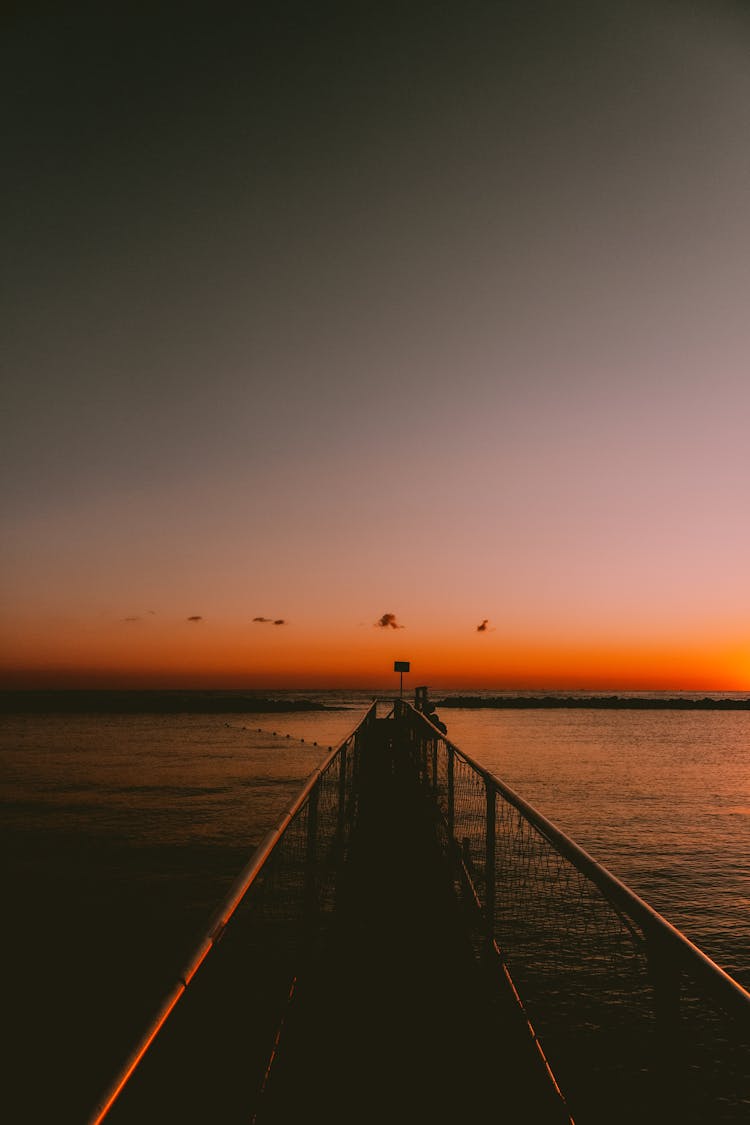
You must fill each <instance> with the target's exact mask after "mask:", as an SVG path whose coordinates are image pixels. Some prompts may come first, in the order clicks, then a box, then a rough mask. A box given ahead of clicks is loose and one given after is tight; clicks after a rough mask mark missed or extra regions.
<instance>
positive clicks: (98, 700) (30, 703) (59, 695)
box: [0, 689, 339, 715]
mask: <svg viewBox="0 0 750 1125" xmlns="http://www.w3.org/2000/svg"><path fill="white" fill-rule="evenodd" d="M335 710H339V708H336V707H329V706H326V705H325V704H324V703H319V702H317V701H315V700H311V699H278V698H266V697H263V696H256V695H243V694H242V693H241V692H227V693H226V694H225V693H222V692H215V691H206V692H201V691H184V692H183V691H82V690H80V691H79V690H77V689H66V690H60V691H35V690H28V691H20V690H19V691H3V692H0V713H4V714H19V713H32V714H57V713H63V714H68V715H70V714H79V715H80V714H91V713H101V714H108V715H133V714H141V715H180V714H193V715H220V714H225V713H228V712H231V713H233V714H243V715H248V714H261V713H263V714H267V713H268V712H273V713H277V712H278V713H284V714H285V713H287V712H292V711H335Z"/></svg>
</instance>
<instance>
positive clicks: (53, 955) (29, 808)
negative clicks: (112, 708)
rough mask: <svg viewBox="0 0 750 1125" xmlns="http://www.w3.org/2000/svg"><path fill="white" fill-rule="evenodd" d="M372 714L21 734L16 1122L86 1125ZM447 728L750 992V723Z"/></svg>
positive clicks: (635, 714) (9, 904) (14, 941)
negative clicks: (205, 935) (343, 743)
mask: <svg viewBox="0 0 750 1125" xmlns="http://www.w3.org/2000/svg"><path fill="white" fill-rule="evenodd" d="M446 694H449V693H443V695H446ZM371 697H372V696H371V693H346V694H341V693H318V694H316V695H312V694H310V693H307V694H306V698H316V699H319V700H322V701H325V702H326V703H328V704H329V705H333V706H337V707H339V708H340V709H339V710H332V711H327V712H298V713H292V714H270V713H269V714H241V713H231V714H178V715H158V714H157V715H154V714H138V713H135V714H127V715H122V714H67V715H59V714H58V715H55V714H42V715H38V714H11V715H5V716H4V717H3V721H2V726H1V727H0V767H1V769H2V792H1V794H0V798H1V803H2V810H3V823H4V833H5V846H4V852H5V855H6V860H7V861H8V862H7V871H8V874H7V876H6V884H5V885H6V890H7V893H6V919H8V920H9V921H6V927H5V929H6V933H5V941H6V945H7V948H6V950H5V951H4V965H5V967H6V970H5V971H6V978H7V987H6V990H5V991H6V1000H7V1002H8V1003H9V1008H8V1009H7V1011H8V1012H9V1015H6V1021H7V1022H9V1023H10V1025H11V1026H12V1027H13V1028H14V1029H15V1034H14V1036H13V1043H14V1055H15V1057H14V1058H13V1060H12V1066H11V1068H10V1073H11V1075H12V1076H14V1077H15V1079H16V1080H17V1083H18V1089H17V1090H16V1095H17V1096H18V1097H20V1098H22V1102H21V1103H19V1104H23V1105H25V1107H26V1108H25V1109H24V1111H23V1112H21V1113H20V1114H19V1115H17V1116H15V1117H14V1120H15V1121H19V1122H20V1121H29V1122H36V1121H41V1120H50V1119H54V1120H55V1121H56V1122H65V1121H71V1122H74V1121H83V1120H84V1119H85V1116H86V1112H87V1110H88V1109H90V1107H91V1105H92V1103H93V1101H95V1100H96V1096H97V1095H98V1093H99V1092H100V1089H101V1086H102V1084H103V1083H104V1082H105V1081H106V1080H107V1078H108V1077H109V1076H110V1073H111V1071H112V1069H113V1068H114V1067H115V1066H116V1064H117V1063H118V1062H119V1061H120V1059H121V1057H122V1055H123V1053H124V1052H125V1051H126V1050H127V1048H128V1047H129V1046H130V1045H131V1044H132V1041H133V1039H134V1037H135V1036H136V1035H137V1034H138V1032H139V1031H140V1030H141V1029H142V1027H143V1024H144V1022H145V1021H146V1019H147V1018H148V1016H149V1015H150V1014H151V1011H152V1010H153V1007H154V1006H155V1003H156V1001H157V1000H158V999H159V998H160V996H161V994H162V993H163V992H164V990H165V988H166V987H167V986H168V984H169V983H170V982H171V980H172V979H173V978H174V975H175V973H176V971H177V970H178V969H179V967H180V965H181V963H182V961H183V960H184V958H185V957H186V955H187V954H188V953H189V951H190V949H191V948H192V944H193V941H194V939H195V937H196V936H197V934H198V933H200V932H201V931H202V929H203V928H204V926H205V923H206V922H207V920H208V917H209V916H210V914H211V913H212V911H213V909H214V907H215V906H216V905H217V903H218V902H219V901H220V899H221V897H222V895H223V893H224V891H225V890H226V888H227V887H228V885H229V883H231V881H232V879H233V877H234V875H235V874H236V873H237V872H238V870H239V869H240V868H241V867H242V866H243V864H244V863H245V861H246V859H247V858H248V856H249V855H250V854H251V852H252V850H253V848H254V847H255V846H256V844H257V843H258V842H259V841H260V839H261V838H262V836H263V835H264V833H265V832H266V831H267V829H268V828H269V827H271V826H272V825H273V824H274V823H275V821H276V820H277V818H278V817H279V816H280V815H281V813H282V812H283V811H284V810H285V809H286V807H287V806H288V805H289V804H290V802H291V801H292V799H293V797H294V796H295V794H296V793H297V791H298V789H299V787H300V784H301V782H302V781H303V780H304V779H305V778H307V776H308V775H309V774H310V772H311V771H312V770H313V769H314V768H315V766H317V765H318V764H319V762H320V761H321V760H322V758H323V757H324V756H325V754H326V753H327V748H328V746H332V745H335V744H336V743H337V742H339V741H340V740H341V739H342V738H343V737H344V736H345V735H346V734H347V733H348V732H349V730H351V728H352V727H353V726H354V725H355V723H356V721H357V720H358V718H359V716H360V715H361V714H362V713H363V711H364V709H365V708H366V706H367V705H368V704H369V702H370V700H371ZM440 716H441V718H442V719H443V721H444V722H446V724H447V726H448V737H450V738H451V739H452V740H453V741H454V742H455V743H456V744H457V745H458V746H459V747H461V748H462V749H463V750H465V751H466V752H467V753H468V754H470V755H471V756H472V757H474V758H475V759H476V760H477V761H478V762H480V763H481V764H483V765H484V766H486V767H487V768H489V769H490V770H492V771H493V772H494V773H495V774H497V775H498V776H499V777H500V778H502V779H503V780H504V781H505V782H507V783H508V784H509V785H511V786H512V787H513V788H515V789H516V790H517V791H518V792H519V793H520V794H521V795H522V796H524V797H525V798H526V799H527V800H528V801H530V802H531V804H533V805H535V806H536V807H537V808H538V809H539V810H540V811H541V812H543V813H544V814H545V815H546V816H548V817H549V818H550V819H551V820H553V821H554V822H555V823H556V824H557V825H558V826H559V827H560V828H562V829H563V830H564V831H566V832H567V833H568V834H569V835H571V836H573V838H574V839H575V840H577V842H578V843H579V844H581V845H582V846H583V847H584V848H586V849H587V850H588V851H589V852H590V853H591V854H592V855H593V856H594V857H595V858H596V859H597V860H599V861H600V862H601V863H603V864H604V865H605V866H607V867H609V868H610V870H612V871H613V872H614V873H615V874H616V875H618V876H620V877H621V878H622V879H624V880H625V881H626V882H627V883H628V884H629V885H630V886H631V887H632V888H633V889H634V890H635V891H636V892H637V893H639V894H640V895H641V896H642V897H644V898H646V899H647V900H648V901H649V902H650V903H651V904H652V905H653V906H654V907H656V909H657V910H659V911H661V913H663V914H664V915H665V916H666V917H667V918H668V919H669V920H670V921H671V922H673V923H674V924H675V925H677V926H678V927H679V928H680V929H682V930H683V931H684V932H685V933H686V934H687V935H688V936H689V937H690V938H691V939H692V940H693V941H695V942H696V943H697V944H698V945H699V946H701V948H703V949H704V950H705V952H706V953H708V954H709V956H711V957H713V958H714V960H716V961H718V963H719V964H720V965H722V966H723V967H724V968H725V969H726V970H727V971H728V972H730V973H731V974H732V975H733V976H735V977H736V978H737V979H738V980H740V981H741V983H743V984H744V985H745V986H746V987H749V986H750V711H660V710H656V711H635V710H632V711H631V710H625V711H611V710H588V709H586V710H578V709H576V710H557V709H555V710H525V709H524V710H462V709H454V708H448V707H446V708H444V709H442V710H441V711H440ZM258 728H260V729H258ZM274 732H275V733H274ZM42 1076H43V1080H42Z"/></svg>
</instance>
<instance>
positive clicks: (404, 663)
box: [393, 660, 409, 699]
mask: <svg viewBox="0 0 750 1125" xmlns="http://www.w3.org/2000/svg"><path fill="white" fill-rule="evenodd" d="M393 671H394V672H400V673H401V679H400V681H399V699H403V698H404V672H408V671H409V661H408V660H396V661H395V662H394V665H393Z"/></svg>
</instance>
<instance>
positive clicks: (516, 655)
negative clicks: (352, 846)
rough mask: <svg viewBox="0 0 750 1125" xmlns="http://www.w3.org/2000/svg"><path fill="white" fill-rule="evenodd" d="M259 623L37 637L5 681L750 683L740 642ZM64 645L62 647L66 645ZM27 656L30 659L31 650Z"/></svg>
mask: <svg viewBox="0 0 750 1125" xmlns="http://www.w3.org/2000/svg"><path fill="white" fill-rule="evenodd" d="M272 630H273V626H268V627H267V626H258V627H257V628H256V629H255V630H254V631H253V630H252V629H248V628H244V629H238V628H233V627H230V626H225V627H221V626H216V627H215V628H213V629H212V628H210V627H209V625H208V624H207V623H198V624H185V625H184V627H177V628H174V629H172V630H171V631H170V630H166V629H162V630H161V631H158V632H157V631H154V632H153V634H152V635H151V636H145V635H144V634H139V635H137V636H136V635H134V634H135V632H136V631H133V632H132V633H130V634H128V633H127V631H126V632H125V636H123V635H121V634H120V635H114V636H113V635H112V633H111V632H107V631H104V632H103V633H97V632H91V633H88V634H86V633H83V632H82V633H80V634H77V635H76V636H75V637H73V636H69V637H68V638H67V643H66V644H65V645H63V646H58V645H54V646H53V645H52V644H50V645H45V646H40V645H38V643H36V644H35V645H34V647H33V648H32V646H31V645H30V646H29V647H28V648H27V650H26V651H25V652H23V651H22V652H21V653H20V654H19V655H20V659H17V661H15V662H13V663H11V662H10V661H8V660H6V662H5V664H4V666H3V668H2V671H1V672H0V683H1V684H2V686H4V687H6V688H55V687H60V688H107V687H110V688H118V687H120V688H134V689H135V688H140V689H148V688H170V687H175V688H215V689H221V688H226V689H253V690H262V689H264V688H268V689H273V690H280V689H283V688H289V689H309V690H312V689H321V690H322V689H326V688H351V689H361V690H367V689H373V690H376V691H391V690H394V685H395V684H396V676H395V674H394V673H393V671H392V669H393V662H394V660H409V661H410V662H411V667H412V671H411V673H410V674H409V675H408V676H407V677H406V679H405V687H408V688H409V689H411V687H412V686H413V685H416V684H420V683H426V684H428V685H430V686H431V687H433V688H437V689H466V690H469V689H472V688H476V689H490V690H492V689H495V690H498V691H502V690H511V691H512V690H550V691H553V690H583V691H586V690H591V691H610V690H611V691H617V690H632V691H637V690H644V691H646V690H654V691H655V690H672V691H679V690H684V691H692V692H695V691H744V690H750V653H748V650H747V648H746V647H745V648H743V647H741V646H739V645H738V644H737V643H736V642H734V643H732V644H727V643H724V644H720V643H716V642H714V643H710V642H709V639H708V638H706V640H705V642H704V643H697V642H696V643H694V644H692V645H688V644H686V643H685V642H684V640H683V641H682V642H681V640H680V638H673V639H670V640H669V641H665V642H664V643H661V644H657V643H654V642H651V643H640V644H639V643H636V642H633V641H630V642H629V643H624V642H623V643H621V644H616V643H612V642H610V643H606V642H604V641H603V640H600V639H591V640H588V641H585V642H584V641H581V642H579V643H576V644H574V643H566V642H564V641H563V640H562V639H561V638H559V637H555V638H553V639H548V640H545V639H543V638H541V637H538V638H535V639H534V640H526V641H524V640H521V639H518V638H514V637H502V636H500V635H499V634H497V633H496V634H494V635H492V636H489V635H488V636H476V635H471V634H468V635H464V636H458V637H457V636H455V635H451V634H449V633H448V632H441V633H438V632H433V633H432V634H431V635H430V634H429V633H428V632H427V630H424V631H422V632H421V633H420V634H418V633H417V631H416V630H414V631H412V632H408V631H407V630H404V631H403V632H401V631H394V630H381V629H374V628H370V629H367V628H365V629H359V630H356V631H353V632H351V633H350V634H349V635H347V634H346V633H345V632H344V631H343V630H341V631H339V633H338V634H337V635H336V636H335V637H328V638H326V639H325V640H321V638H320V637H319V636H317V635H316V633H315V632H314V631H313V630H307V631H304V632H303V631H302V630H299V631H298V633H297V634H295V632H293V631H292V629H291V628H289V629H287V630H284V629H278V630H275V631H272ZM61 648H62V649H63V651H60V650H61ZM24 657H25V659H24Z"/></svg>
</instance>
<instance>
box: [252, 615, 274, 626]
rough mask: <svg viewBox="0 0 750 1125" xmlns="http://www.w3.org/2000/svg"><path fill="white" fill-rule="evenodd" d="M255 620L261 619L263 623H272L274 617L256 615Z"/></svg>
mask: <svg viewBox="0 0 750 1125" xmlns="http://www.w3.org/2000/svg"><path fill="white" fill-rule="evenodd" d="M255 621H260V622H262V623H263V624H267V625H270V624H272V622H273V618H272V617H254V618H253V622H255Z"/></svg>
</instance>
